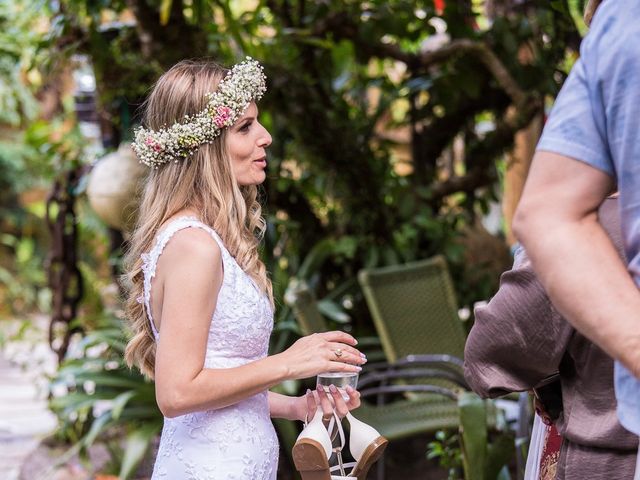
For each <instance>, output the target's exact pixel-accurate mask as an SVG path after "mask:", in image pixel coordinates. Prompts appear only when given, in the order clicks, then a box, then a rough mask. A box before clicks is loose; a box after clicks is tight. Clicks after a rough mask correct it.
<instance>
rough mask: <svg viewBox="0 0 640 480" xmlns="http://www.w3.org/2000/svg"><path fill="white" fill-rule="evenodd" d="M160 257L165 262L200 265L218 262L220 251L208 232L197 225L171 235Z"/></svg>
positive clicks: (220, 255) (219, 260)
mask: <svg viewBox="0 0 640 480" xmlns="http://www.w3.org/2000/svg"><path fill="white" fill-rule="evenodd" d="M162 257H164V258H162ZM162 257H161V261H163V260H164V261H163V263H165V264H183V265H185V266H195V267H201V266H202V265H210V264H211V263H220V262H221V257H222V253H221V251H220V246H219V245H218V243H217V242H216V240H215V239H214V238H213V236H212V235H211V234H210V233H209V232H207V231H206V230H204V229H202V228H198V227H188V228H183V229H181V230H179V231H177V232H176V233H174V234H173V235H172V236H171V238H170V239H169V241H168V242H167V245H166V246H165V247H164V251H163V254H162Z"/></svg>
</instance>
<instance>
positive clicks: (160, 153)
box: [132, 57, 267, 168]
mask: <svg viewBox="0 0 640 480" xmlns="http://www.w3.org/2000/svg"><path fill="white" fill-rule="evenodd" d="M266 91H267V86H266V76H265V74H264V71H263V68H262V65H260V64H259V63H258V62H257V61H256V60H253V59H252V58H251V57H247V58H246V60H244V61H243V62H241V63H238V64H236V65H234V66H233V68H232V69H231V70H230V71H229V73H227V75H226V76H225V77H224V79H222V81H221V82H220V84H219V85H218V89H217V90H216V91H215V92H213V93H208V94H207V100H208V101H207V105H206V106H205V108H204V110H202V111H201V112H199V113H197V114H195V115H193V116H189V115H185V118H184V120H183V121H181V122H177V123H174V124H173V125H171V126H170V127H168V128H162V129H160V130H150V129H147V128H144V127H138V128H137V129H136V130H135V140H134V142H133V144H132V147H133V150H134V152H135V153H136V155H137V156H138V158H139V159H140V162H142V163H144V164H145V165H148V166H150V167H153V168H158V167H159V166H160V165H163V164H165V163H167V162H171V161H175V162H177V161H178V160H179V159H183V158H186V157H188V156H189V155H190V154H191V153H193V152H195V151H196V150H197V148H198V147H199V146H200V145H202V144H205V143H210V142H211V141H213V140H214V139H215V138H216V137H217V136H218V135H220V131H221V130H222V129H223V128H227V127H230V126H232V125H233V124H234V123H236V121H237V120H238V118H240V116H242V114H243V113H244V112H245V111H246V109H247V108H248V107H249V104H250V103H251V102H253V101H258V100H260V99H261V98H262V95H264V92H266Z"/></svg>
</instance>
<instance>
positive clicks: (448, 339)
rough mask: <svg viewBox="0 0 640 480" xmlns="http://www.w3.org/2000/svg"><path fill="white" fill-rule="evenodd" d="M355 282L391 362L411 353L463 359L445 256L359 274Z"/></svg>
mask: <svg viewBox="0 0 640 480" xmlns="http://www.w3.org/2000/svg"><path fill="white" fill-rule="evenodd" d="M358 281H359V282H360V285H361V287H362V290H363V292H364V296H365V299H366V301H367V305H368V306H369V311H370V312H371V316H372V317H373V321H374V324H375V327H376V330H377V332H378V335H379V336H380V341H381V343H382V348H383V349H384V353H385V355H386V357H387V359H388V361H389V362H395V361H397V360H398V359H400V358H402V357H406V356H407V355H415V354H448V355H453V356H455V357H458V358H463V353H464V344H465V333H464V329H463V327H462V323H461V321H460V318H459V317H458V305H457V303H456V298H455V294H454V290H453V285H452V282H451V277H450V276H449V271H448V269H447V264H446V261H445V259H444V257H442V256H441V255H438V256H435V257H433V258H430V259H428V260H422V261H417V262H412V263H406V264H404V265H396V266H390V267H382V268H375V269H365V270H361V271H360V272H359V273H358Z"/></svg>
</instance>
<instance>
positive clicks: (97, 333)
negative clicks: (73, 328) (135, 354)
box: [50, 317, 162, 479]
mask: <svg viewBox="0 0 640 480" xmlns="http://www.w3.org/2000/svg"><path fill="white" fill-rule="evenodd" d="M122 327H123V325H122V320H121V319H118V318H115V317H106V318H105V319H104V322H103V324H102V325H100V326H99V328H97V329H96V330H94V331H93V332H90V333H88V334H87V335H86V336H85V337H84V338H83V339H82V340H81V341H80V342H79V343H78V344H77V345H76V347H75V350H76V351H75V353H73V352H70V356H69V358H68V359H67V360H65V361H64V362H63V363H62V365H61V366H60V368H59V370H58V371H57V373H56V375H55V377H54V378H53V379H52V381H51V392H52V394H53V398H52V400H51V402H50V407H51V409H52V410H53V411H54V412H55V413H56V414H57V415H58V417H59V419H60V421H61V426H60V428H59V430H58V435H59V436H61V437H62V438H63V439H66V440H68V441H71V442H72V443H73V445H74V446H73V447H72V448H71V449H70V450H69V451H68V452H67V454H66V455H65V456H64V457H63V458H61V459H60V461H64V460H66V459H68V458H69V457H70V456H71V455H73V454H75V453H80V454H86V452H87V449H88V448H89V447H91V445H92V444H93V443H94V442H95V441H96V440H98V439H102V440H103V441H104V440H105V438H106V439H109V438H113V437H114V434H117V435H115V439H116V440H115V441H116V442H118V441H119V440H120V439H121V437H122V436H123V435H124V437H125V442H124V447H123V452H124V453H123V454H122V458H120V459H119V460H120V461H119V462H118V463H119V465H120V470H119V472H118V475H119V477H120V478H122V479H128V478H132V476H133V474H134V473H135V471H136V468H137V466H138V465H139V464H140V462H141V461H142V459H143V458H144V456H145V454H146V452H147V451H148V449H149V447H150V446H151V445H152V444H153V441H154V439H155V438H156V437H157V435H158V433H159V432H160V429H161V428H162V415H161V414H160V411H159V410H158V408H157V406H156V402H155V391H154V386H153V383H152V382H149V381H148V380H145V379H144V378H143V377H142V375H141V374H140V373H139V372H137V371H135V370H130V369H129V368H128V367H127V366H126V365H125V364H124V361H123V354H124V347H125V344H126V338H125V334H124V329H123V328H122ZM114 451H117V449H115V450H114Z"/></svg>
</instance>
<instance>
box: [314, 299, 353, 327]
mask: <svg viewBox="0 0 640 480" xmlns="http://www.w3.org/2000/svg"><path fill="white" fill-rule="evenodd" d="M317 305H318V310H320V313H322V314H323V315H325V316H327V317H329V318H330V319H331V320H333V321H334V322H338V323H349V322H350V321H351V317H350V316H349V315H348V314H347V313H345V311H344V310H343V309H342V308H340V306H339V305H338V304H337V303H336V302H332V301H331V300H327V299H326V298H325V299H323V300H320V301H319V302H318V304H317Z"/></svg>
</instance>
